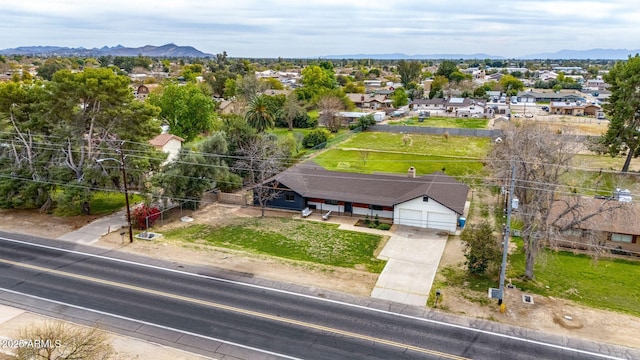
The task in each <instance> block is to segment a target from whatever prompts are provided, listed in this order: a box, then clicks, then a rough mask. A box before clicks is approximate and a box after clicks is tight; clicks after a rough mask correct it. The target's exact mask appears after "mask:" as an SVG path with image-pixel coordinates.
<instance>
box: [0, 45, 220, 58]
mask: <svg viewBox="0 0 640 360" xmlns="http://www.w3.org/2000/svg"><path fill="white" fill-rule="evenodd" d="M0 55H27V56H94V57H97V56H103V55H104V56H108V55H113V56H138V55H142V56H151V57H211V56H213V55H212V54H207V53H204V52H202V51H200V50H198V49H196V48H194V47H192V46H178V45H176V44H166V45H162V46H152V45H146V46H141V47H137V48H130V47H124V46H122V45H117V46H113V47H108V46H104V47H101V48H93V49H85V48H82V47H80V48H69V47H62V46H20V47H17V48H13V49H4V50H0Z"/></svg>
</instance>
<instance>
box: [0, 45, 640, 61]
mask: <svg viewBox="0 0 640 360" xmlns="http://www.w3.org/2000/svg"><path fill="white" fill-rule="evenodd" d="M638 53H640V49H636V50H628V49H602V48H595V49H589V50H567V49H564V50H560V51H556V52H545V53H537V54H530V55H524V56H518V57H515V58H507V57H504V56H499V55H491V54H485V53H476V54H419V55H407V54H403V53H390V54H342V55H323V56H319V57H318V58H321V59H381V60H400V59H405V60H421V59H522V60H528V59H575V60H587V59H594V60H624V59H627V58H628V57H629V56H633V55H635V54H638ZM0 55H27V56H93V57H97V56H103V55H112V56H138V55H142V56H151V57H168V58H170V57H194V58H202V57H213V55H212V54H208V53H204V52H202V51H200V50H198V49H196V48H194V47H192V46H178V45H176V44H166V45H162V46H153V45H146V46H141V47H137V48H131V47H124V46H122V45H117V46H113V47H108V46H103V47H101V48H93V49H86V48H82V47H80V48H69V47H62V46H20V47H17V48H12V49H4V50H0Z"/></svg>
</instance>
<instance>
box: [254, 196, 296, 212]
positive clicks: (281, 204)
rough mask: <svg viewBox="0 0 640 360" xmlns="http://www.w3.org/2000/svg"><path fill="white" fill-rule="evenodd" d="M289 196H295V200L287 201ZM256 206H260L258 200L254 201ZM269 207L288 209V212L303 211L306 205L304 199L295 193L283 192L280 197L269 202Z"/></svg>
mask: <svg viewBox="0 0 640 360" xmlns="http://www.w3.org/2000/svg"><path fill="white" fill-rule="evenodd" d="M287 195H289V196H293V200H287ZM253 203H254V205H258V200H257V199H254V201H253ZM267 207H271V208H278V209H287V210H303V209H304V208H305V207H306V205H305V201H304V198H303V197H302V196H300V195H299V194H298V193H296V192H295V191H283V192H281V193H280V195H279V196H278V197H277V198H275V199H272V200H270V201H268V202H267Z"/></svg>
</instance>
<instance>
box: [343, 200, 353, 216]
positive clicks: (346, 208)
mask: <svg viewBox="0 0 640 360" xmlns="http://www.w3.org/2000/svg"><path fill="white" fill-rule="evenodd" d="M344 212H346V213H351V212H353V204H352V203H350V202H345V203H344Z"/></svg>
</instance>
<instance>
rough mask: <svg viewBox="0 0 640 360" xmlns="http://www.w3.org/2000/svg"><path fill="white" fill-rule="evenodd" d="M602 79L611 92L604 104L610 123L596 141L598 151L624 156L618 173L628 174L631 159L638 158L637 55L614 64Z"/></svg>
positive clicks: (639, 69)
mask: <svg viewBox="0 0 640 360" xmlns="http://www.w3.org/2000/svg"><path fill="white" fill-rule="evenodd" d="M604 80H605V81H606V82H607V83H608V84H609V85H610V87H609V90H610V91H611V96H610V97H609V102H608V103H607V104H605V105H604V110H605V112H606V113H607V115H608V116H609V118H610V122H609V127H608V128H607V132H606V133H605V134H604V135H602V137H601V138H600V144H601V145H602V148H601V151H602V152H605V153H608V154H610V155H611V156H618V155H625V156H626V159H625V162H624V165H623V166H622V172H628V171H629V166H630V164H631V159H632V158H634V157H638V155H640V146H639V145H640V55H637V54H636V56H634V57H629V59H628V60H627V61H619V62H617V63H616V64H615V65H614V66H613V67H612V68H611V69H610V70H609V73H607V74H606V75H605V76H604Z"/></svg>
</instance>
